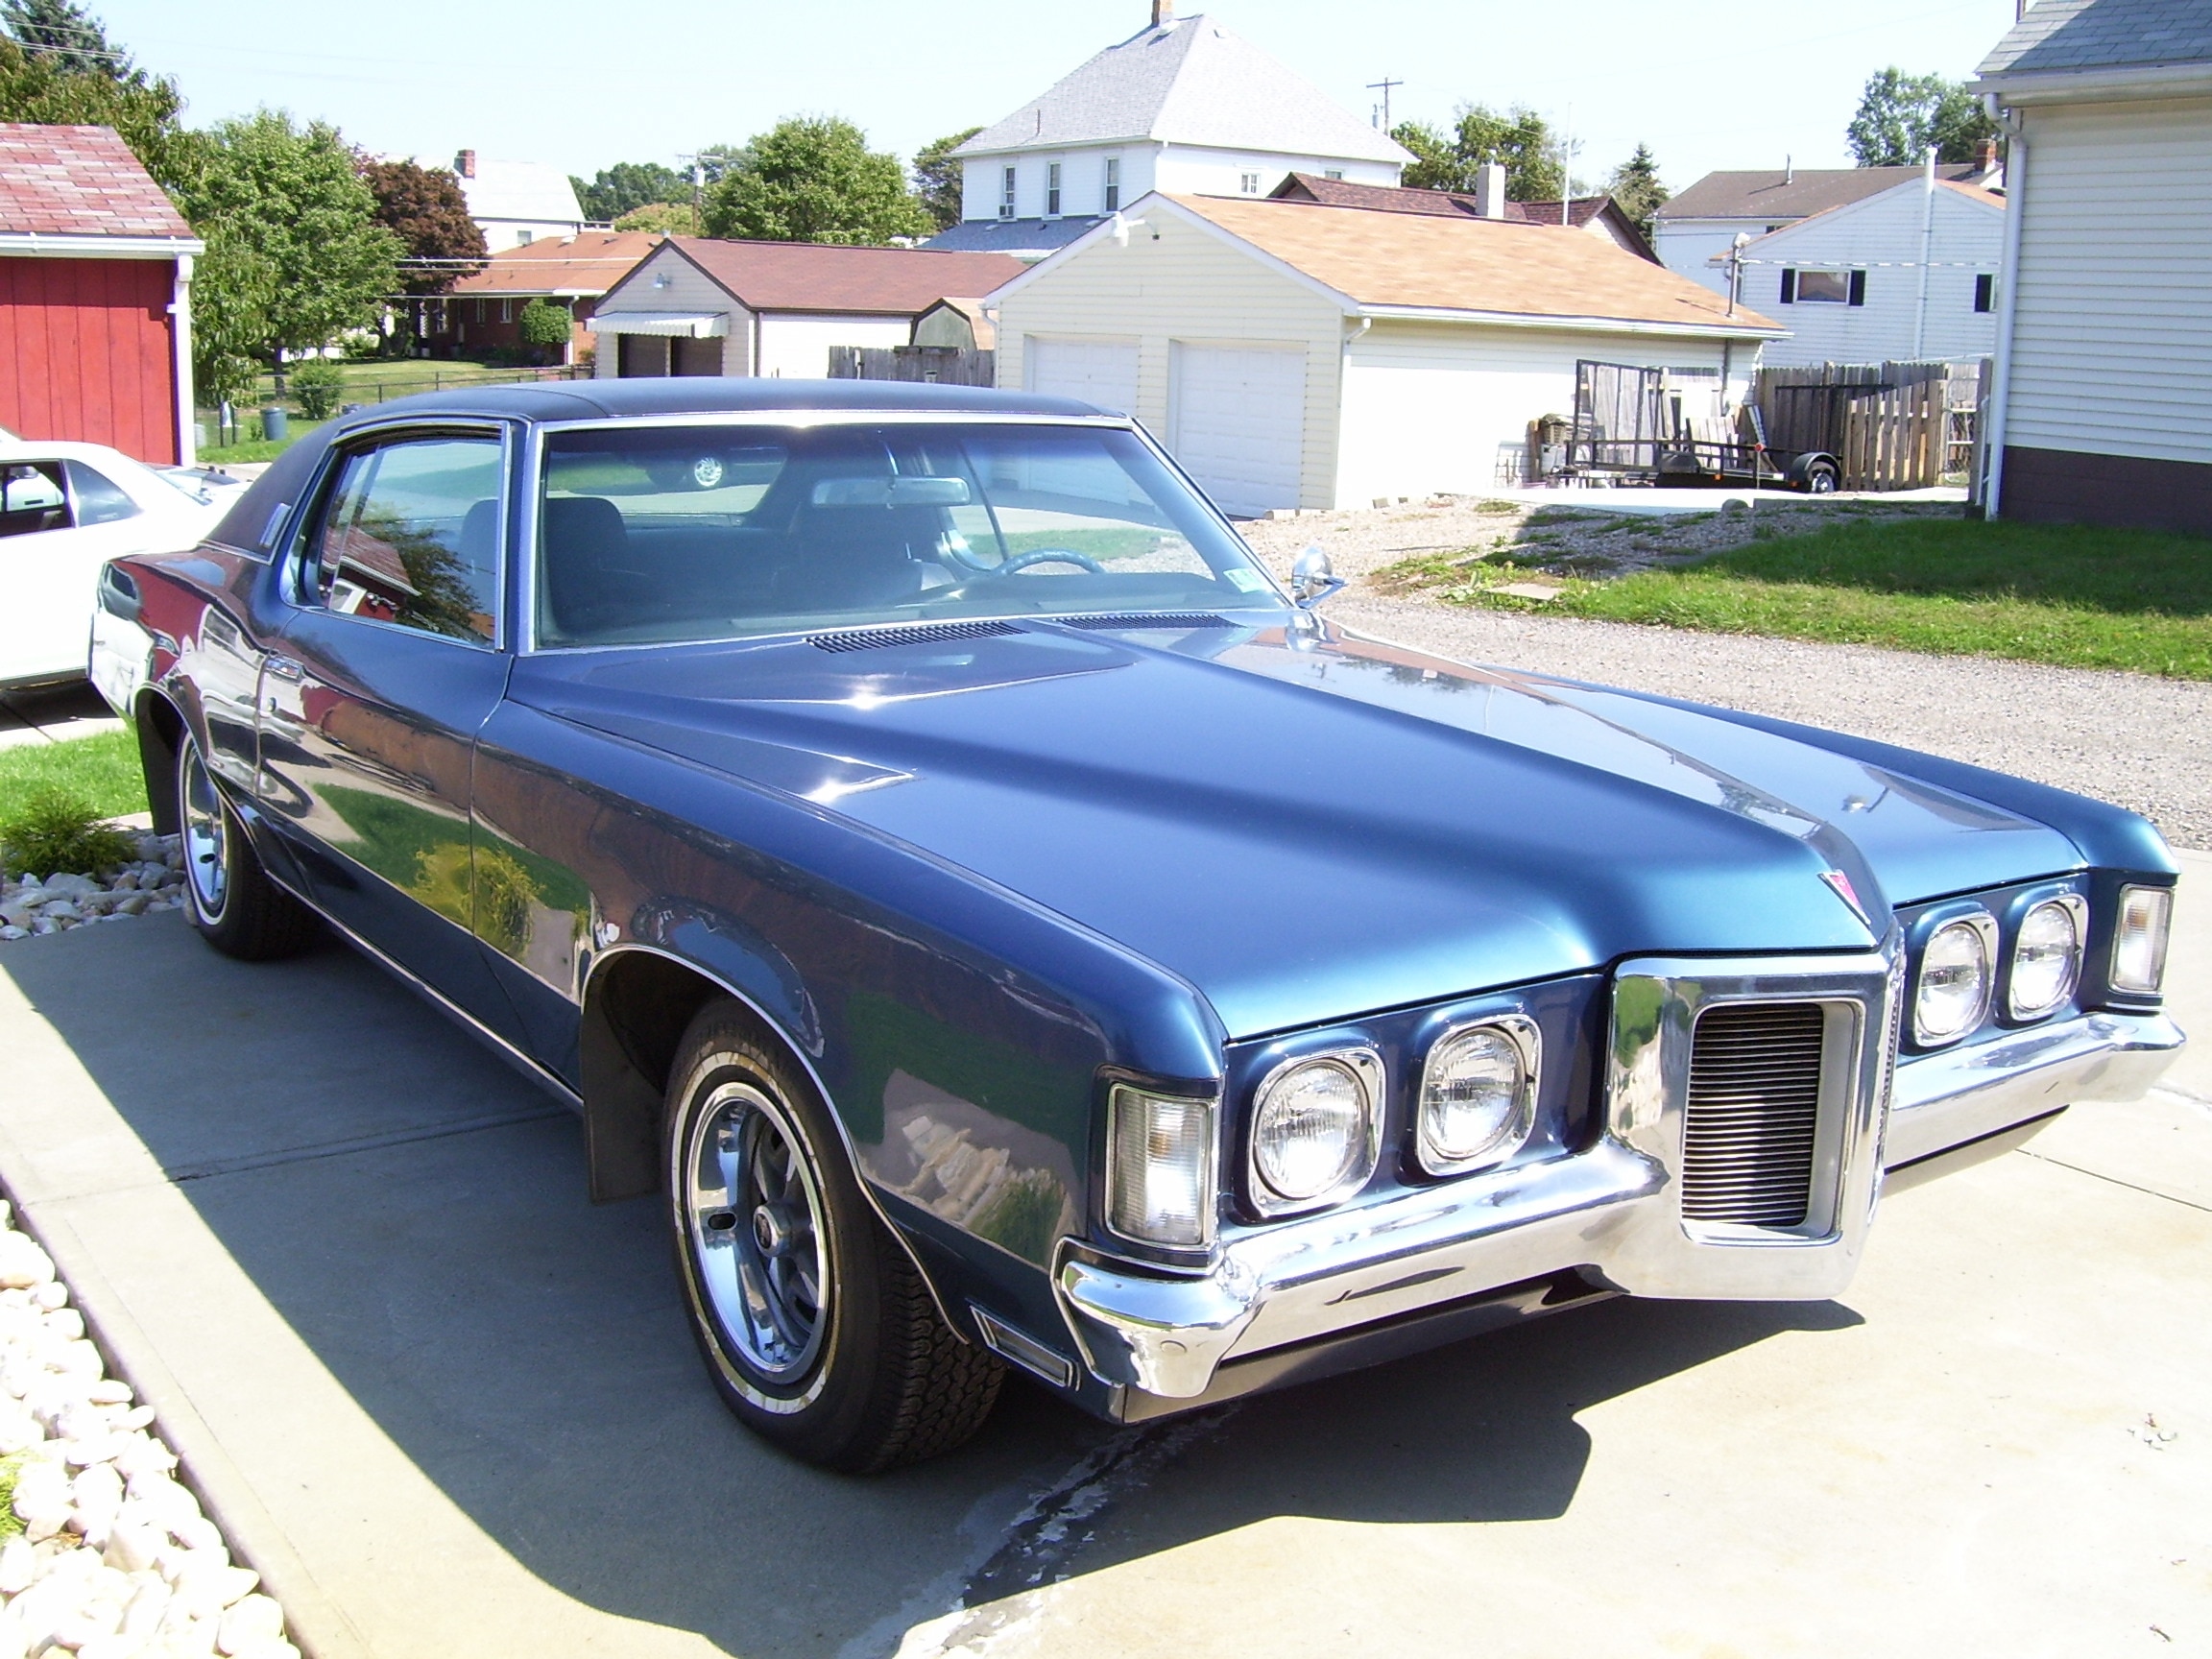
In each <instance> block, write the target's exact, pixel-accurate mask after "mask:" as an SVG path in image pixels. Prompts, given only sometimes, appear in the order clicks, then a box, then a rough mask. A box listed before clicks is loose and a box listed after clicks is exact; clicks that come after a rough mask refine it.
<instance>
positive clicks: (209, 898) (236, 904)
mask: <svg viewBox="0 0 2212 1659" xmlns="http://www.w3.org/2000/svg"><path fill="white" fill-rule="evenodd" d="M177 829H178V838H179V840H180V843H181V845H182V847H183V850H184V914H185V917H186V919H187V920H189V921H190V922H191V924H192V926H194V927H195V928H197V929H198V930H199V933H200V937H201V938H203V939H204V940H206V941H207V943H208V944H210V945H212V946H214V947H215V949H216V950H220V951H222V952H223V954H224V955H226V956H235V957H237V958H238V959H239V960H240V961H242V962H272V961H275V960H276V959H277V958H279V957H284V956H297V955H299V954H300V952H301V951H302V950H306V949H307V947H308V946H310V945H312V944H314V943H315V939H316V936H317V935H318V934H319V933H320V932H321V931H322V923H321V921H320V920H319V919H318V918H317V917H316V914H315V912H314V911H312V910H310V909H308V908H307V906H306V905H304V904H302V903H301V902H300V901H299V900H297V899H295V898H293V897H292V895H291V894H289V893H287V892H285V891H284V889H283V888H281V887H279V886H277V885H276V882H274V881H272V880H271V879H270V878H269V873H268V872H267V871H266V870H264V869H263V868H262V867H261V856H260V854H257V853H255V852H254V851H253V843H252V840H251V839H250V838H249V837H248V836H247V833H246V827H245V826H244V825H243V824H241V823H239V822H238V815H237V813H235V812H233V811H232V810H231V809H230V804H229V803H228V801H226V800H224V799H223V791H222V790H221V789H220V788H219V787H217V785H216V782H215V779H214V776H213V774H211V773H210V772H209V771H208V770H207V763H206V761H205V760H204V759H203V758H202V757H201V755H200V745H199V743H198V742H197V741H196V740H195V739H194V738H193V736H192V734H191V733H189V732H186V733H181V734H180V737H179V739H178V744H177Z"/></svg>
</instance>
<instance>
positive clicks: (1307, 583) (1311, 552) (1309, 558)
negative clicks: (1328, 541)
mask: <svg viewBox="0 0 2212 1659" xmlns="http://www.w3.org/2000/svg"><path fill="white" fill-rule="evenodd" d="M1343 586H1344V579H1343V578H1342V577H1341V576H1338V575H1337V574H1336V573H1335V571H1334V569H1333V568H1332V567H1331V565H1330V564H1329V555H1328V554H1326V553H1324V552H1322V551H1321V549H1320V548H1318V547H1309V548H1307V549H1306V551H1305V552H1303V553H1301V554H1299V555H1298V563H1297V564H1295V565H1291V566H1290V597H1291V598H1293V599H1295V600H1296V601H1297V602H1298V603H1299V604H1300V605H1301V606H1303V607H1304V608H1305V609H1306V610H1309V611H1310V610H1312V609H1313V608H1314V607H1315V606H1316V605H1318V604H1320V603H1321V601H1322V600H1324V599H1326V598H1328V597H1329V595H1330V594H1332V593H1334V592H1335V591H1336V589H1339V588H1341V587H1343Z"/></svg>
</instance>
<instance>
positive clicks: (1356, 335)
mask: <svg viewBox="0 0 2212 1659" xmlns="http://www.w3.org/2000/svg"><path fill="white" fill-rule="evenodd" d="M1374 326H1375V319H1374V318H1372V317H1362V318H1360V319H1359V326H1358V327H1357V328H1355V329H1353V330H1352V332H1351V333H1349V334H1347V335H1345V336H1344V339H1343V342H1342V344H1340V345H1339V346H1338V347H1337V348H1336V488H1335V491H1334V501H1333V502H1332V505H1334V506H1337V507H1341V506H1343V505H1344V504H1345V502H1344V432H1345V427H1346V424H1347V421H1346V420H1345V406H1344V400H1345V398H1346V397H1349V396H1351V392H1352V348H1353V347H1354V346H1355V345H1357V344H1358V342H1359V341H1360V340H1361V339H1363V338H1364V337H1365V336H1366V333H1367V330H1368V329H1370V328H1372V327H1374Z"/></svg>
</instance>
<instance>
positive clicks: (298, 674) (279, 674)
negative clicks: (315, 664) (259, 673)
mask: <svg viewBox="0 0 2212 1659" xmlns="http://www.w3.org/2000/svg"><path fill="white" fill-rule="evenodd" d="M261 666H262V668H263V670H264V671H265V672H267V673H268V675H269V676H270V678H272V679H275V680H304V679H306V678H307V666H306V664H305V663H303V662H298V661H294V660H293V659H292V658H290V657H271V658H270V659H268V661H265V662H263V663H262V664H261Z"/></svg>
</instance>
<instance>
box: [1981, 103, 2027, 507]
mask: <svg viewBox="0 0 2212 1659" xmlns="http://www.w3.org/2000/svg"><path fill="white" fill-rule="evenodd" d="M1982 101H1983V104H1984V106H1985V107H1986V108H1987V109H1988V111H1989V114H1990V117H1991V118H1992V119H1993V120H1995V121H1996V123H1997V125H1998V126H1999V127H2000V128H2002V129H2003V130H2004V132H2005V136H2006V138H2007V139H2008V143H2007V145H2006V150H2005V258H2004V263H2003V265H2002V266H2001V268H2000V269H1999V272H1998V276H1997V352H1996V357H1995V360H1994V361H1993V363H1992V364H1991V366H1990V373H1989V406H1988V407H1987V408H1986V409H1984V411H1983V412H1982V415H1983V436H1982V449H1983V453H1984V456H1986V457H1987V462H1986V466H1985V468H1984V474H1983V485H1982V517H1984V518H1994V517H1997V516H1998V512H1999V509H2000V507H2001V505H2002V504H2003V501H2004V496H2005V432H2006V425H2007V421H2006V416H2007V414H2008V411H2009V407H2010V404H2011V401H2012V326H2013V317H2014V314H2015V312H2016V311H2017V309H2018V303H2019V294H2020V223H2021V221H2022V220H2023V219H2024V218H2025V217H2026V216H2027V215H2026V211H2025V209H2026V206H2027V195H2028V188H2027V187H2028V134H2027V132H2026V131H2025V130H2024V129H2023V128H2022V126H2021V124H2020V121H2019V119H2018V118H2017V117H2016V116H2014V115H2013V114H2012V112H2011V111H2010V110H2008V109H2007V108H2005V107H2004V106H2003V105H2002V104H2000V103H1998V101H1997V95H1996V94H1995V93H1993V92H1992V93H1986V94H1984V97H1983V100H1982Z"/></svg>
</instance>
